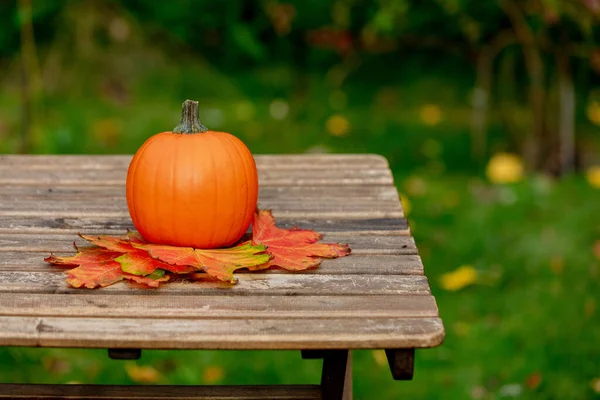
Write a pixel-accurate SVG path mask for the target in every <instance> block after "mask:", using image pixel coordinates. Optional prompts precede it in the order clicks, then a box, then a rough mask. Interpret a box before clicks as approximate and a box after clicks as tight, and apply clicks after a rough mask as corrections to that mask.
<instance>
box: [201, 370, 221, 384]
mask: <svg viewBox="0 0 600 400" xmlns="http://www.w3.org/2000/svg"><path fill="white" fill-rule="evenodd" d="M224 375H225V374H224V373H223V369H222V368H221V367H217V366H212V367H208V368H206V369H205V370H204V374H203V377H204V383H207V384H213V383H217V382H219V381H220V380H221V379H223V376H224Z"/></svg>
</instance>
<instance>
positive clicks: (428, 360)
mask: <svg viewBox="0 0 600 400" xmlns="http://www.w3.org/2000/svg"><path fill="white" fill-rule="evenodd" d="M599 22H600V0H485V1H477V0H379V1H375V0H373V1H368V0H363V1H361V0H247V1H241V0H240V1H238V0H223V1H214V0H172V1H151V0H103V1H100V0H51V1H46V0H18V1H15V0H2V1H0V152H2V153H52V154H71V153H74V154H77V153H94V154H104V153H110V154H115V153H117V154H124V153H127V154H132V153H133V152H135V150H137V148H138V147H139V146H140V145H141V144H142V143H143V141H144V140H146V139H147V138H148V137H149V136H151V135H153V134H155V133H158V132H162V131H167V130H171V129H172V128H173V127H174V126H175V125H176V124H177V122H178V120H179V113H180V105H181V103H182V101H183V100H185V99H187V98H190V99H195V100H199V101H200V107H201V111H200V116H201V120H202V121H203V123H204V124H205V125H206V126H208V127H209V128H211V129H213V130H225V131H228V132H231V133H233V134H235V135H237V136H238V137H240V138H241V139H242V140H243V141H244V142H245V143H246V144H247V145H248V146H249V147H250V149H251V150H252V151H253V152H254V153H342V152H345V153H347V152H352V153H378V154H382V155H384V156H385V157H387V158H388V160H389V162H390V165H391V168H392V170H393V172H394V176H395V179H396V182H397V186H398V189H399V191H400V193H401V196H402V200H403V204H404V207H405V209H406V213H407V216H408V219H409V222H410V225H411V229H412V230H413V233H414V236H415V238H416V241H417V244H418V246H419V248H420V251H421V256H422V258H423V262H424V265H425V268H426V273H427V275H428V277H429V279H430V283H431V285H432V290H433V292H434V294H435V295H436V297H437V300H438V304H439V307H440V312H441V316H442V318H443V319H444V321H445V324H446V328H447V337H446V341H445V343H444V344H443V345H442V346H441V347H439V348H435V349H428V350H421V351H418V352H417V360H416V374H415V379H414V380H413V381H412V382H394V381H393V380H392V378H391V375H390V373H389V370H388V367H387V361H386V359H385V355H384V353H383V352H381V351H374V352H371V351H358V352H356V353H355V364H354V371H355V377H356V378H355V397H356V398H357V399H381V400H386V399H400V398H414V399H438V398H448V399H501V398H522V399H561V400H562V399H594V398H600V310H599V306H600V304H599V302H600V290H599V287H600V285H599V284H600V134H599V133H600V47H599V44H600V26H599ZM0 279H1V278H0ZM319 371H320V362H319V361H314V360H305V361H303V360H301V359H300V355H299V353H298V352H243V353H238V352H225V353H222V352H167V351H164V352H161V351H152V352H145V353H144V354H143V356H142V358H141V359H140V360H139V361H126V362H125V361H113V360H109V359H108V357H107V355H106V352H105V351H91V350H65V349H46V350H40V349H22V348H0V381H1V382H36V383H44V382H82V383H146V384H147V383H149V384H153V383H156V384H232V383H245V384H248V383H256V384H259V383H316V382H318V380H319V374H320V372H319Z"/></svg>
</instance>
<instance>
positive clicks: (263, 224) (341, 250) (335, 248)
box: [251, 210, 350, 271]
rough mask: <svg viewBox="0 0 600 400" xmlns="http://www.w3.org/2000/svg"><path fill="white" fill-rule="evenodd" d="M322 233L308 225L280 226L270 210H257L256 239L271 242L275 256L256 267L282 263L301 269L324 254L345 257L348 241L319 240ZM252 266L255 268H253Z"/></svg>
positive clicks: (311, 264)
mask: <svg viewBox="0 0 600 400" xmlns="http://www.w3.org/2000/svg"><path fill="white" fill-rule="evenodd" d="M320 239H321V235H320V234H318V233H317V232H315V231H312V230H307V229H280V228H278V227H277V226H275V218H273V214H271V211H268V210H257V212H256V214H255V215H254V222H253V223H252V242H253V243H254V244H256V245H258V244H261V245H265V246H267V249H268V252H269V253H271V254H272V255H273V258H272V259H271V260H270V261H269V262H268V263H267V264H265V265H260V266H258V267H257V268H254V270H257V269H264V268H269V267H270V266H275V265H276V266H278V267H281V268H284V269H287V270H291V271H299V270H304V269H308V268H312V267H316V266H318V265H319V264H321V258H319V257H324V258H336V257H343V256H345V255H348V254H349V253H350V248H349V247H348V246H347V245H341V244H337V243H316V242H317V241H319V240H320ZM251 269H252V268H251Z"/></svg>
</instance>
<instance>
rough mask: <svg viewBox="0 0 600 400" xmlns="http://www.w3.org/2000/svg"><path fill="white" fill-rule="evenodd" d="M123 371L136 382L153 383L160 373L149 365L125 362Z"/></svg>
mask: <svg viewBox="0 0 600 400" xmlns="http://www.w3.org/2000/svg"><path fill="white" fill-rule="evenodd" d="M125 371H127V375H129V377H130V378H131V379H132V380H133V381H134V382H137V383H155V382H157V381H158V380H159V378H160V373H159V372H158V371H157V370H156V369H155V368H154V367H151V366H149V365H137V364H125Z"/></svg>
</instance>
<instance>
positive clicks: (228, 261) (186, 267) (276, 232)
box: [44, 211, 350, 288]
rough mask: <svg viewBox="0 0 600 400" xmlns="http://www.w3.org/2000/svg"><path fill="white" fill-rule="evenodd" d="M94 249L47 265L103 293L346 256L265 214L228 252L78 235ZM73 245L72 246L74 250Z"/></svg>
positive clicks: (134, 236)
mask: <svg viewBox="0 0 600 400" xmlns="http://www.w3.org/2000/svg"><path fill="white" fill-rule="evenodd" d="M80 236H81V237H82V238H83V239H85V240H87V241H88V242H90V243H91V244H93V245H95V246H96V247H84V248H81V249H78V248H77V247H76V246H75V249H76V250H77V254H75V255H74V256H67V257H62V256H56V255H54V254H51V255H50V256H49V257H47V258H45V259H44V260H45V261H46V262H49V263H52V264H55V265H59V266H67V267H74V266H76V268H73V269H70V270H69V271H67V282H68V283H69V284H70V285H71V286H74V287H86V288H96V287H105V286H108V285H111V284H113V283H116V282H119V281H121V280H124V279H126V280H129V281H132V282H134V283H138V284H141V285H144V286H145V287H158V286H159V285H160V284H161V283H163V282H166V281H168V280H169V278H170V275H168V274H166V273H165V272H170V273H174V274H182V275H183V276H184V277H187V278H188V279H193V280H196V281H210V280H215V279H216V280H220V281H225V282H235V279H234V277H233V273H234V272H235V271H236V270H238V269H241V268H248V269H250V270H260V269H266V268H269V267H271V266H278V267H281V268H284V269H287V270H291V271H299V270H303V269H307V268H311V267H316V266H317V265H319V264H320V263H321V258H335V257H342V256H345V255H347V254H349V253H350V249H349V248H348V246H347V245H340V244H335V243H317V242H318V241H319V240H320V239H321V235H319V234H318V233H317V232H315V231H312V230H304V229H280V228H278V227H276V226H275V219H274V218H273V215H272V214H271V212H270V211H257V212H256V214H255V216H254V222H253V233H252V241H246V242H241V243H238V244H237V245H235V246H233V247H231V248H227V249H209V250H204V249H194V248H191V247H176V246H167V245H158V244H151V243H147V242H146V241H145V240H144V239H143V238H142V237H141V236H140V235H139V234H138V233H135V232H129V233H128V234H127V235H126V236H121V237H118V236H108V235H101V236H86V235H80ZM73 245H75V244H73Z"/></svg>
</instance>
